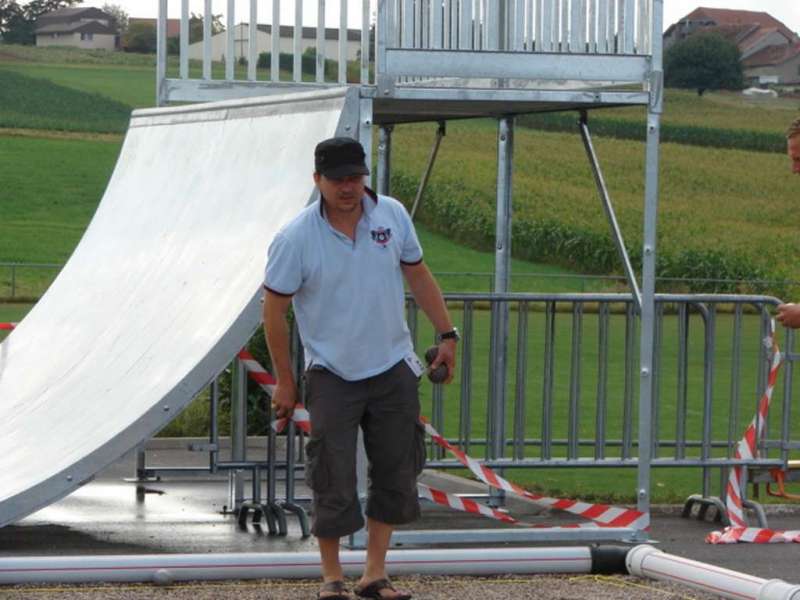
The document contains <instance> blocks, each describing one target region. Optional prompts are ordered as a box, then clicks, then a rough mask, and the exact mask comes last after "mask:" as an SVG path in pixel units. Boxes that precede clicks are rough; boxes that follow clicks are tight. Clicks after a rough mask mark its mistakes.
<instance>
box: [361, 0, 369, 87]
mask: <svg viewBox="0 0 800 600" xmlns="http://www.w3.org/2000/svg"><path fill="white" fill-rule="evenodd" d="M369 51H370V36H369V0H362V4H361V83H363V84H369Z"/></svg>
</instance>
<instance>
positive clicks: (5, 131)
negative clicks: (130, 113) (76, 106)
mask: <svg viewBox="0 0 800 600" xmlns="http://www.w3.org/2000/svg"><path fill="white" fill-rule="evenodd" d="M0 137H26V138H40V139H48V140H87V141H93V142H121V141H122V138H123V137H125V136H123V135H122V134H121V133H92V132H85V131H52V130H49V129H11V128H3V127H0Z"/></svg>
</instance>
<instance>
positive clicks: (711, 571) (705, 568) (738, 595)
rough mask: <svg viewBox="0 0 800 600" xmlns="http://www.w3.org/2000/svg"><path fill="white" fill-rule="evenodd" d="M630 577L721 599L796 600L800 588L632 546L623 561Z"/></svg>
mask: <svg viewBox="0 0 800 600" xmlns="http://www.w3.org/2000/svg"><path fill="white" fill-rule="evenodd" d="M626 564H627V567H628V571H629V572H630V573H631V575H638V576H639V577H650V578H652V579H658V580H660V581H669V582H671V583H679V584H682V585H686V586H689V587H692V588H694V589H696V590H702V591H704V592H709V593H711V594H716V595H718V596H720V597H722V598H731V599H733V600H742V599H744V598H752V600H800V585H794V584H790V583H786V582H785V581H781V580H780V579H770V580H767V579H761V578H759V577H753V576H752V575H746V574H745V573H739V572H737V571H731V570H729V569H723V568H721V567H716V566H714V565H710V564H708V563H701V562H697V561H694V560H689V559H688V558H683V557H681V556H674V555H672V554H667V553H666V552H662V551H661V550H657V549H655V548H653V547H652V546H648V545H646V544H643V545H641V546H636V547H635V548H633V549H632V550H631V551H630V552H628V556H627V558H626Z"/></svg>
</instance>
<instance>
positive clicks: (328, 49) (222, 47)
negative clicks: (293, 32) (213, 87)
mask: <svg viewBox="0 0 800 600" xmlns="http://www.w3.org/2000/svg"><path fill="white" fill-rule="evenodd" d="M249 29H250V28H249V27H248V26H247V25H245V24H239V25H237V26H236V27H235V28H234V44H233V47H234V58H235V59H236V60H238V59H239V58H240V57H242V56H244V57H245V58H247V55H248V53H249V43H250V39H249V37H248V30H249ZM227 45H228V35H227V33H218V34H217V35H215V36H212V38H211V60H213V61H223V60H225V52H226V50H227ZM256 47H257V48H258V53H259V54H260V53H261V52H270V51H271V50H272V34H270V33H266V32H264V31H261V30H259V31H257V37H256ZM316 47H317V40H316V38H304V39H303V40H302V41H301V48H302V51H303V52H305V51H306V50H307V49H308V48H316ZM280 49H281V52H282V53H285V54H293V53H294V38H292V37H282V38H281V42H280ZM360 50H361V42H360V41H348V42H347V60H356V59H358V57H359V51H360ZM189 58H190V59H194V60H202V59H203V42H202V41H200V42H195V43H194V44H191V45H190V46H189ZM325 58H329V59H333V60H337V59H338V58H339V41H338V40H325Z"/></svg>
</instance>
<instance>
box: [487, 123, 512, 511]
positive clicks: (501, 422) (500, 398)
mask: <svg viewBox="0 0 800 600" xmlns="http://www.w3.org/2000/svg"><path fill="white" fill-rule="evenodd" d="M513 163H514V118H513V117H503V118H501V119H500V120H499V122H498V130H497V224H496V238H495V240H496V243H495V262H494V265H495V270H494V292H495V293H505V292H508V291H509V280H510V276H511V197H512V180H513ZM508 312H509V311H508V304H507V303H502V304H500V305H498V306H497V307H496V308H495V310H494V319H493V328H492V337H493V343H492V352H491V357H492V364H491V367H490V368H491V375H492V377H491V382H492V388H491V390H492V394H491V409H490V414H489V417H490V419H489V435H490V438H489V440H490V447H489V449H488V450H489V457H490V458H492V459H499V458H502V457H503V456H504V454H505V438H506V432H505V405H506V365H507V362H508V356H507V355H508ZM504 499H505V494H504V493H503V492H502V491H501V490H495V489H494V488H493V489H492V491H491V494H490V504H492V505H493V506H501V505H502V504H503V502H504Z"/></svg>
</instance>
